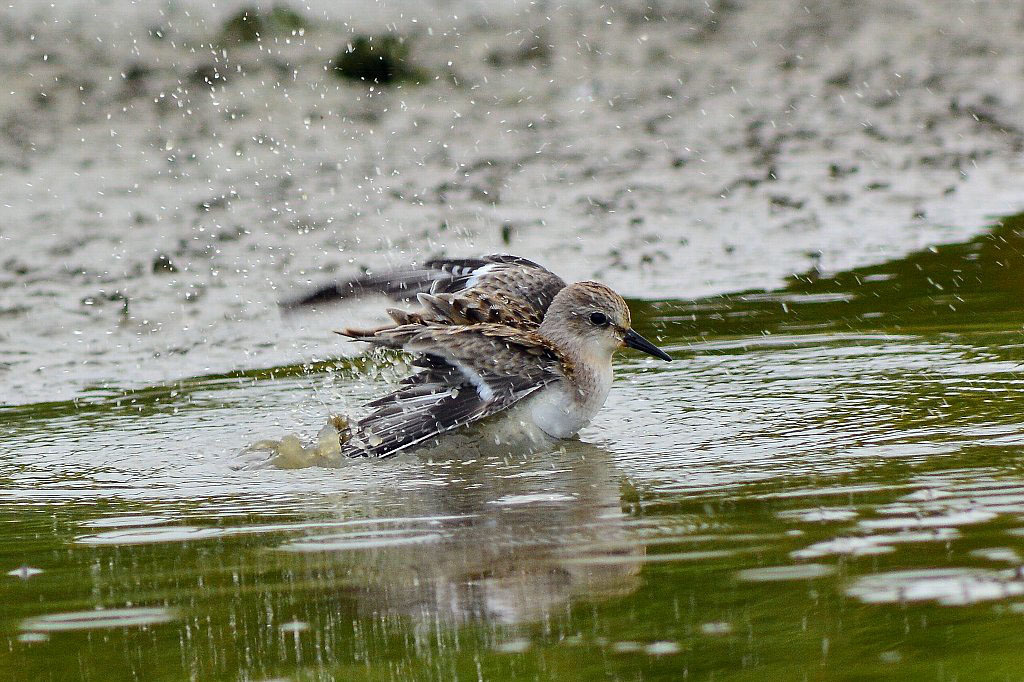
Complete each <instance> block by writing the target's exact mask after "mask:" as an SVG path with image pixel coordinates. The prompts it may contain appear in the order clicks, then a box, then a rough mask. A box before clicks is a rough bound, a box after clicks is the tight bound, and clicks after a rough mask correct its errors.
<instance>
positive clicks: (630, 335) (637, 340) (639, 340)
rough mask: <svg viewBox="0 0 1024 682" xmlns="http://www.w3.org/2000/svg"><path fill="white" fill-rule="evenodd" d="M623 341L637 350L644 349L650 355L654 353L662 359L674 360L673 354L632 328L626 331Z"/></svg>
mask: <svg viewBox="0 0 1024 682" xmlns="http://www.w3.org/2000/svg"><path fill="white" fill-rule="evenodd" d="M622 342H623V343H624V344H626V345H627V346H629V347H630V348H636V349H637V350H640V351H643V352H644V353H647V354H648V355H653V356H654V357H656V358H661V359H662V360H669V361H671V360H672V356H671V355H669V354H668V353H666V352H665V351H663V350H662V349H660V348H658V347H657V346H655V345H654V344H653V343H651V342H650V341H648V340H647V339H645V338H644V337H642V336H640V335H639V334H637V333H636V332H635V331H633V330H632V329H629V330H627V331H626V335H625V336H624V337H622Z"/></svg>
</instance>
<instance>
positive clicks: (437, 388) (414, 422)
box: [346, 324, 563, 457]
mask: <svg viewBox="0 0 1024 682" xmlns="http://www.w3.org/2000/svg"><path fill="white" fill-rule="evenodd" d="M353 338H358V339H360V340H363V341H369V342H371V343H376V344H380V345H386V346H390V347H397V348H404V349H405V350H407V351H410V352H414V353H420V354H421V357H420V358H419V359H418V360H417V364H419V365H421V366H425V367H426V368H425V369H423V370H422V371H421V372H419V373H417V374H414V375H412V377H410V378H409V379H407V380H406V383H405V384H404V385H403V386H402V387H401V388H399V389H398V390H397V391H395V392H393V393H391V394H390V395H387V396H385V397H383V398H380V399H378V400H375V401H373V402H372V403H371V404H370V405H371V406H372V407H373V408H374V410H373V412H371V413H370V414H369V415H367V416H366V417H364V418H363V419H361V420H359V422H357V423H356V424H355V425H354V427H353V428H352V438H351V439H350V440H349V441H348V442H347V443H346V452H347V454H350V455H363V456H373V457H387V456H389V455H393V454H395V453H397V452H400V451H402V450H404V449H406V448H409V447H412V446H414V445H417V444H419V443H422V442H423V441H426V440H429V439H431V438H434V437H436V436H439V435H440V434H442V433H444V432H446V431H449V430H451V429H454V428H457V427H460V426H464V425H466V424H471V423H473V422H476V421H479V420H481V419H483V418H485V417H489V416H491V415H494V414H497V413H499V412H501V411H503V410H506V409H508V408H509V407H511V406H513V405H515V404H516V403H518V402H519V401H520V400H522V399H523V398H525V397H526V396H528V395H530V394H531V393H533V392H534V391H536V390H539V389H540V388H542V387H544V386H546V385H548V384H550V383H552V382H554V381H558V380H560V379H561V378H562V376H563V373H562V371H563V370H562V364H563V363H562V358H561V357H560V355H559V354H558V352H557V351H556V350H555V349H554V348H553V347H551V346H550V344H548V342H547V341H545V340H544V339H543V338H542V337H539V336H537V335H536V334H533V333H529V332H522V331H520V330H517V329H514V328H511V327H506V326H503V325H494V324H485V325H475V326H472V327H451V326H445V325H439V324H433V325H405V326H400V327H393V328H389V329H385V330H378V331H376V332H373V333H372V334H368V335H363V336H355V335H353Z"/></svg>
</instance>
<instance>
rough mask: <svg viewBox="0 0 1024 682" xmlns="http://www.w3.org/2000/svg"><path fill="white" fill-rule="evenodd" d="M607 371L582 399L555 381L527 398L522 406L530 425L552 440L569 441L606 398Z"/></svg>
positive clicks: (564, 385) (569, 388)
mask: <svg viewBox="0 0 1024 682" xmlns="http://www.w3.org/2000/svg"><path fill="white" fill-rule="evenodd" d="M610 370H611V368H610V367H609V371H608V372H607V373H604V372H602V373H601V375H600V376H599V377H595V379H596V381H594V382H592V383H591V384H590V386H589V389H590V390H587V391H585V392H584V394H583V395H582V396H580V395H574V393H575V391H574V389H572V388H571V387H570V386H569V385H568V384H566V383H564V382H559V383H556V384H551V385H549V386H547V387H545V388H542V389H541V390H540V391H538V392H537V394H536V395H534V396H530V398H529V399H528V400H527V402H526V405H525V406H524V407H525V408H526V410H528V412H529V414H530V417H531V418H532V420H533V423H534V424H536V425H537V427H538V428H540V429H541V430H542V431H543V432H544V433H546V434H548V435H549V436H551V437H552V438H571V437H573V436H575V435H576V433H577V432H579V430H580V429H582V428H583V427H584V426H586V425H587V424H589V423H590V420H591V419H593V418H594V415H596V414H597V413H598V411H599V410H600V409H601V407H602V406H603V405H604V401H605V400H606V399H607V398H608V391H610V390H611V387H612V374H611V371H610Z"/></svg>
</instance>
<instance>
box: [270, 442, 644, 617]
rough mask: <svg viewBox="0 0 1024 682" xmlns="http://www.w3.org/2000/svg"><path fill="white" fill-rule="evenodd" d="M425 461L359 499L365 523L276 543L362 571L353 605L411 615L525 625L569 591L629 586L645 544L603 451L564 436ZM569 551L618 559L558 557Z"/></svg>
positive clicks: (315, 560) (604, 592) (607, 592)
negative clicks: (552, 447) (553, 443)
mask: <svg viewBox="0 0 1024 682" xmlns="http://www.w3.org/2000/svg"><path fill="white" fill-rule="evenodd" d="M424 467H425V469H426V472H429V478H428V477H424V478H422V479H420V480H418V481H416V480H414V481H404V482H403V483H402V485H400V486H398V487H399V490H397V491H395V493H394V494H392V495H378V496H375V497H374V498H372V499H368V500H367V501H366V505H365V507H364V508H363V510H362V511H363V513H365V514H366V516H367V517H368V520H367V522H366V523H362V524H358V525H352V526H346V527H345V528H339V529H333V530H332V531H331V532H326V533H324V532H316V533H312V534H309V535H306V536H302V537H298V538H296V539H292V540H289V541H287V542H285V543H283V544H282V545H281V546H280V549H282V550H286V551H291V552H302V553H306V554H308V559H307V560H308V561H309V562H310V563H311V564H314V565H315V564H329V565H332V566H333V567H334V570H336V571H341V572H343V573H346V574H348V575H352V576H361V577H362V578H363V580H364V581H365V584H364V585H363V589H362V590H361V594H360V599H359V601H360V610H361V612H362V613H364V614H375V613H378V614H380V613H383V614H405V615H410V616H414V617H416V618H417V619H418V620H422V621H433V620H434V619H440V620H443V621H455V622H462V621H480V622H491V621H494V622H498V623H506V624H509V623H517V622H522V621H535V620H541V619H542V618H544V617H545V616H547V615H548V614H550V613H551V612H552V611H553V610H557V609H559V608H564V606H565V605H566V604H568V602H569V600H570V599H571V598H572V597H574V596H578V595H586V596H587V597H588V598H591V599H601V598H605V597H609V596H619V595H624V594H628V593H629V592H631V591H633V590H634V589H635V588H636V586H637V584H638V574H639V568H640V561H639V560H638V558H639V557H642V556H643V554H644V546H643V544H642V542H641V541H640V538H639V537H638V535H637V533H635V532H634V531H632V530H631V529H630V527H629V524H628V519H627V516H626V514H625V513H624V512H623V511H622V501H621V494H620V487H621V485H622V483H621V481H622V475H621V473H620V472H619V471H618V470H617V469H616V468H615V466H614V464H613V456H612V455H611V453H609V452H607V451H605V450H602V449H600V448H598V447H595V446H593V445H588V444H586V443H582V442H579V441H569V442H567V443H566V444H565V447H563V448H561V449H560V450H558V451H556V452H553V453H543V454H541V455H537V456H531V457H528V458H525V459H523V458H517V459H504V460H502V459H482V460H479V459H478V460H468V461H465V460H461V459H449V460H445V461H427V462H426V463H425V465H424ZM395 514H399V515H400V516H399V517H398V518H393V519H391V518H389V517H393V516H394V515H395ZM580 556H613V557H615V558H617V559H620V560H621V561H615V562H607V563H586V564H581V563H575V562H572V561H566V559H575V558H578V557H580Z"/></svg>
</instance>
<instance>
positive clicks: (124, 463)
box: [0, 217, 1024, 680]
mask: <svg viewBox="0 0 1024 682" xmlns="http://www.w3.org/2000/svg"><path fill="white" fill-rule="evenodd" d="M1022 273H1024V217H1014V218H1010V219H1007V220H1004V221H1002V222H1000V223H998V224H997V225H995V226H994V227H993V228H992V229H991V230H990V231H988V232H987V233H985V234H984V235H982V236H980V237H978V238H976V239H974V240H972V241H969V242H966V243H962V244H954V245H950V246H943V247H937V248H932V249H927V250H924V251H922V252H919V253H914V254H911V255H910V256H908V257H906V258H901V259H898V260H894V261H891V262H888V263H884V264H882V265H877V266H873V267H867V268H860V269H857V270H852V271H848V272H841V273H831V274H830V273H819V272H813V273H810V274H808V275H805V276H801V277H796V278H793V280H792V281H791V282H790V283H789V284H788V285H787V286H786V287H784V288H781V289H779V290H774V291H768V292H748V293H743V294H735V295H728V296H715V297H710V298H703V299H698V300H665V301H652V302H640V301H633V302H632V307H633V310H634V317H635V319H636V322H637V327H638V330H639V331H640V332H641V333H643V334H645V335H647V336H649V337H650V338H652V339H656V340H657V342H658V343H659V344H660V345H662V346H664V347H667V348H668V349H669V350H670V351H671V352H672V353H673V354H674V355H675V356H676V357H677V358H679V360H678V361H677V362H675V363H673V364H666V363H660V362H658V361H655V360H646V359H642V358H641V357H640V356H638V355H632V354H631V355H628V356H625V357H623V358H622V359H621V362H620V365H619V371H618V375H617V381H616V385H615V387H614V389H613V391H612V396H611V398H610V399H609V402H608V405H607V406H606V408H605V409H604V410H603V411H602V412H601V414H600V415H599V417H598V419H597V420H596V422H595V423H594V424H593V425H592V426H591V427H589V428H588V429H586V430H585V431H584V433H583V434H582V440H581V442H567V443H566V444H565V445H564V447H563V448H561V449H559V450H558V451H555V452H544V453H539V454H536V455H532V456H528V457H526V456H524V457H522V458H514V457H513V458H504V459H503V458H494V459H477V460H466V459H464V458H460V457H459V454H458V453H455V452H453V453H451V456H450V457H449V458H441V459H434V460H429V461H428V460H424V459H421V458H418V457H415V456H403V457H400V458H397V459H394V460H388V461H383V462H376V461H374V462H368V461H356V462H352V463H351V464H349V465H347V466H344V467H342V468H340V469H326V468H317V467H311V468H302V469H291V470H283V469H276V468H256V469H252V468H245V467H241V466H239V463H240V459H239V455H238V453H239V451H240V450H241V449H242V448H243V447H244V446H245V445H246V444H248V443H251V442H253V441H255V440H257V439H259V438H262V437H276V438H279V437H281V436H282V435H284V434H285V433H289V432H295V433H298V434H300V435H302V436H303V437H307V438H311V437H313V435H314V434H315V433H316V431H317V430H318V429H319V428H320V427H321V426H322V425H323V423H324V420H325V418H326V417H327V415H328V414H329V413H331V412H332V411H343V410H344V409H346V408H348V407H350V406H352V405H356V404H358V402H359V401H360V400H362V399H365V398H366V397H368V396H371V395H376V394H378V393H379V392H381V391H383V390H386V387H387V385H388V383H389V382H390V381H393V379H394V377H393V373H392V372H390V371H389V370H387V369H386V368H384V369H381V368H380V367H379V364H376V363H374V362H372V361H367V360H358V361H355V360H338V361H325V362H322V363H318V364H314V365H287V366H279V367H266V368H263V369H254V370H250V371H240V372H236V373H230V374H221V375H210V376H196V377H195V378H192V379H187V380H182V381H177V382H172V383H167V384H158V385H152V386H147V387H142V388H117V387H111V386H106V387H102V388H99V387H97V388H93V389H90V390H85V391H83V392H82V393H81V394H80V395H79V396H78V397H76V398H75V399H73V400H68V401H60V402H37V403H32V404H25V405H19V406H13V407H5V408H2V409H0V420H2V423H3V430H4V434H5V435H4V445H5V447H4V451H5V456H4V458H3V460H2V462H0V477H2V480H3V489H2V491H0V569H2V572H3V573H7V575H5V576H0V578H2V581H3V583H2V584H3V600H2V603H0V638H2V641H3V642H4V645H3V646H0V670H3V671H4V676H5V677H8V678H14V679H33V680H35V679H72V678H84V679H104V680H106V679H179V678H183V677H192V678H196V679H222V678H224V679H254V680H261V679H278V678H282V679H353V678H355V679H372V680H388V679H396V680H406V679H502V678H514V679H551V678H554V679H597V678H608V679H681V678H686V677H689V678H693V679H710V678H713V679H716V680H722V679H727V680H745V679H766V678H770V677H775V678H779V679H820V678H832V677H841V678H847V679H853V678H861V679H877V678H879V677H890V678H893V679H908V678H914V679H936V680H945V679H1018V678H1019V675H1020V653H1019V651H1020V635H1019V631H1020V619H1021V617H1022V615H1024V558H1022V557H1024V525H1022V523H1021V516H1022V515H1024V466H1022V458H1021V454H1022V452H1024V449H1022V446H1024V421H1022V417H1021V415H1022V414H1024V409H1022V408H1024V392H1022V390H1021V388H1022V384H1024V376H1022V372H1021V363H1022V360H1024V337H1022V331H1024V326H1022V321H1024V316H1022V313H1024V297H1022V296H1021V295H1020V294H1021V292H1022V291H1024V274H1022ZM8 571H9V573H8Z"/></svg>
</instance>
